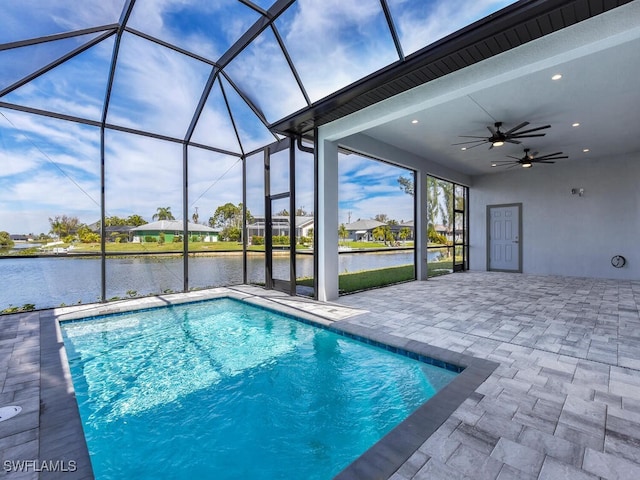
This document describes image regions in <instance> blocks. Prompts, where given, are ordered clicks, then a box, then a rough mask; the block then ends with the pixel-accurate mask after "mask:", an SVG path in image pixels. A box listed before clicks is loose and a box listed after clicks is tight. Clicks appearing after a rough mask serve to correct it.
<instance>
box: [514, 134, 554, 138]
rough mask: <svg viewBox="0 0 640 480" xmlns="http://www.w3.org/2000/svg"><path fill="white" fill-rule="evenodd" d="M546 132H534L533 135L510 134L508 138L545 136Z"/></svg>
mask: <svg viewBox="0 0 640 480" xmlns="http://www.w3.org/2000/svg"><path fill="white" fill-rule="evenodd" d="M545 135H546V133H532V134H531V135H520V134H517V135H510V136H509V137H508V138H532V137H544V136H545Z"/></svg>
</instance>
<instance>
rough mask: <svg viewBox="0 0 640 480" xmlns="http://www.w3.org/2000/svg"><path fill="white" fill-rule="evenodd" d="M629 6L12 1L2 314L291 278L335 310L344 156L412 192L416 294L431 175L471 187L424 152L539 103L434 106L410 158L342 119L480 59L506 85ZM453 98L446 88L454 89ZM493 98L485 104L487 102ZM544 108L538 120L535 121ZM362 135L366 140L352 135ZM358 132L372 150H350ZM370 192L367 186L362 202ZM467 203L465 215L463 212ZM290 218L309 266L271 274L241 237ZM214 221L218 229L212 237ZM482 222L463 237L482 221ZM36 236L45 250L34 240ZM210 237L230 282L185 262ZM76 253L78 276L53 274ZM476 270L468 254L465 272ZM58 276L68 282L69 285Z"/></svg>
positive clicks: (463, 226)
mask: <svg viewBox="0 0 640 480" xmlns="http://www.w3.org/2000/svg"><path fill="white" fill-rule="evenodd" d="M626 3H628V2H626V1H615V2H607V1H602V2H600V1H587V0H581V1H576V2H568V1H559V0H542V1H525V0H521V1H518V2H511V1H498V0H495V1H494V0H487V1H482V2H478V1H471V0H468V1H467V0H456V1H452V0H439V1H438V0H433V1H418V0H363V1H358V2H338V1H320V0H317V1H303V0H298V1H294V0H286V1H285V0H282V1H275V2H274V1H249V0H225V1H217V2H204V1H196V0H193V1H184V0H180V1H178V0H176V1H170V0H167V1H162V2H158V1H153V0H129V1H126V0H112V1H102V0H100V1H98V0H91V1H87V2H82V4H78V3H77V2H73V1H71V0H68V1H67V0H60V1H52V2H39V1H37V0H32V1H17V0H16V1H10V2H6V4H5V5H3V8H2V11H0V22H1V24H2V25H3V29H2V31H1V32H0V66H1V67H2V68H0V232H4V233H6V235H5V236H8V237H13V238H14V239H15V241H16V242H26V244H25V246H26V247H31V246H32V245H38V246H37V247H35V248H36V250H34V251H33V252H31V253H30V254H24V255H23V254H20V252H16V251H15V249H13V251H12V254H11V255H7V252H8V251H9V250H8V249H7V248H4V249H1V250H0V252H3V253H1V254H0V266H2V267H3V270H4V272H5V275H6V277H5V278H8V279H9V281H8V283H9V284H12V285H18V286H17V287H14V289H13V291H12V292H11V293H8V292H9V290H7V289H3V292H2V293H0V295H3V296H2V297H1V298H0V309H2V308H4V307H6V306H7V305H13V306H16V305H32V304H34V303H35V304H36V307H37V308H46V307H51V306H56V305H59V304H61V303H67V304H68V303H87V302H92V301H106V300H109V299H112V298H121V297H123V296H124V297H126V296H139V295H147V294H158V293H166V292H178V291H188V290H193V289H198V288H206V287H209V286H217V285H233V284H240V283H259V284H264V285H266V286H267V287H276V288H281V289H284V290H287V291H288V292H290V293H295V292H296V278H298V277H300V276H305V277H308V278H311V279H312V283H311V285H312V287H311V290H312V294H313V295H315V296H316V297H317V298H320V299H323V300H327V299H332V298H335V297H336V296H337V293H338V285H337V282H338V280H337V277H338V273H339V267H338V262H337V257H338V253H339V252H338V249H339V247H338V242H337V241H336V238H337V237H338V225H339V219H338V211H339V210H340V209H341V208H342V205H341V201H340V200H339V198H338V195H336V192H337V191H338V187H337V186H336V185H337V183H338V182H339V175H340V174H339V172H338V168H337V166H336V165H334V164H333V162H332V161H327V158H334V157H335V158H347V157H350V158H354V157H353V156H354V155H364V156H367V155H369V156H370V157H371V158H376V159H380V160H384V161H385V162H387V164H389V165H392V166H394V168H395V167H398V168H404V171H402V172H401V173H399V174H397V175H396V176H402V175H404V176H406V177H407V178H413V182H415V185H417V186H418V188H416V189H415V196H414V197H413V202H414V203H413V211H412V212H411V213H410V214H407V215H405V216H404V218H403V219H402V220H404V221H406V222H413V225H414V226H413V228H414V237H415V248H414V250H413V259H412V263H413V264H414V273H413V276H414V278H418V279H426V278H427V276H428V273H427V265H426V263H425V262H426V259H427V258H428V249H429V247H428V244H429V241H428V232H427V223H428V221H427V217H428V215H427V210H428V207H427V203H428V202H427V200H428V198H427V197H428V195H429V194H428V191H427V178H436V179H437V180H438V181H444V182H450V183H451V185H455V189H456V191H458V189H462V190H460V193H459V197H460V198H463V197H464V198H467V199H468V198H469V197H468V196H467V197H465V195H468V193H465V192H466V191H465V190H464V189H465V188H467V187H469V186H470V185H471V183H472V176H473V175H474V174H479V173H480V174H482V173H485V172H483V171H480V170H478V169H476V167H473V168H471V167H469V168H467V167H465V168H458V167H457V165H456V164H455V162H453V163H450V162H449V161H450V160H454V159H453V156H451V157H450V156H449V155H448V154H447V155H443V151H442V149H440V151H438V150H436V149H432V146H435V145H436V144H438V142H440V143H444V144H446V147H447V148H450V145H451V144H452V143H455V142H456V140H457V139H458V135H466V134H469V135H476V134H477V130H478V129H480V131H484V132H486V128H485V127H486V125H487V123H489V125H491V124H492V123H493V121H494V120H505V121H506V120H509V121H513V125H515V124H517V123H518V122H520V121H522V120H535V118H533V117H532V116H525V117H523V116H520V114H521V113H523V112H521V110H523V111H524V114H526V115H531V112H532V111H535V108H533V107H531V108H529V109H528V110H527V109H525V108H523V105H524V104H523V102H516V101H515V100H514V99H512V98H509V102H503V104H502V105H501V110H500V115H502V116H501V117H500V118H492V117H497V114H496V113H492V111H490V110H491V108H490V107H489V106H488V105H489V104H488V103H486V102H484V101H482V100H480V101H478V100H475V98H474V97H473V96H472V95H469V96H468V102H470V103H469V105H471V107H472V108H469V105H465V106H464V107H463V108H462V111H463V112H465V115H469V116H470V117H469V118H471V117H472V113H474V111H475V110H477V111H481V112H482V113H483V115H484V118H482V119H481V120H480V121H478V118H477V115H476V114H475V113H474V115H475V117H474V118H473V121H474V122H475V123H474V124H473V126H470V125H467V124H466V123H464V122H463V120H464V118H462V119H461V118H457V119H455V122H454V120H452V119H451V118H450V117H451V115H452V114H451V112H453V111H454V110H453V109H451V108H449V105H447V104H444V103H443V104H442V105H441V107H442V108H441V110H438V109H435V110H425V112H426V113H425V114H424V115H425V118H430V119H432V120H433V119H437V120H440V121H443V125H444V126H441V127H439V128H442V129H441V130H436V129H435V128H434V123H433V122H432V123H428V122H427V123H424V120H422V121H423V123H422V124H421V125H428V127H425V129H424V130H422V132H423V133H421V134H420V138H421V139H423V140H425V142H423V143H421V144H420V145H419V147H415V146H414V145H412V144H411V142H410V141H408V140H409V139H407V138H405V137H404V136H403V134H401V133H399V132H398V130H390V131H389V132H391V134H393V135H394V136H395V140H393V139H391V138H389V136H387V137H385V136H384V135H381V136H378V134H377V133H376V131H375V127H376V126H377V125H376V120H372V119H371V118H368V119H367V118H366V117H361V118H359V119H357V122H359V123H358V126H357V128H356V127H355V124H356V123H355V122H353V121H352V120H351V117H350V116H351V115H353V114H356V113H358V112H363V111H367V109H368V108H370V107H376V108H378V110H377V113H375V115H377V116H378V118H382V116H383V115H380V114H379V113H380V112H381V111H382V112H384V109H385V105H386V104H385V103H384V102H385V101H390V99H394V98H395V99H398V98H400V95H401V94H403V93H406V92H409V93H410V92H412V91H414V90H413V89H415V88H416V87H419V86H421V85H428V84H430V82H434V81H435V80H438V79H443V78H448V77H447V76H448V75H451V74H452V73H455V72H459V71H465V69H468V67H470V66H473V65H476V64H483V62H486V60H488V59H497V60H496V62H497V63H496V69H495V70H494V71H495V72H500V71H501V70H500V69H501V68H503V67H504V64H502V63H500V59H502V58H503V57H502V55H503V54H504V53H505V52H513V51H514V50H516V51H519V50H517V49H518V48H522V46H527V45H530V44H532V43H535V42H536V41H537V40H539V39H544V38H547V37H549V38H552V37H553V35H554V34H555V33H556V32H561V31H563V30H566V29H568V27H571V26H573V25H576V24H580V23H587V22H586V21H587V20H589V19H593V18H592V17H597V16H598V15H600V14H602V13H604V12H607V11H609V10H612V9H614V10H615V9H616V8H617V7H618V6H619V5H623V4H626ZM606 41H608V40H606V39H605V40H603V43H606ZM566 45H569V46H570V47H571V48H573V47H572V46H573V43H571V42H569V43H567V44H566ZM609 46H610V45H609ZM568 48H569V47H568ZM575 48H576V50H579V48H580V45H579V44H578V45H577V47H575ZM585 48H586V47H585ZM603 48H604V47H603ZM534 50H535V48H534ZM522 58H528V57H525V56H523V57H522ZM609 58H611V57H609ZM503 76H505V77H506V76H508V75H507V74H505V75H503ZM496 77H499V75H496ZM584 78H587V77H586V76H585V77H584ZM620 78H626V77H623V76H622V75H621V77H620ZM487 82H488V80H487ZM451 85H452V87H451V88H452V91H453V90H454V89H455V88H457V84H455V83H452V84H451ZM515 88H516V89H518V87H517V86H516V87H515ZM536 88H537V87H536ZM520 90H523V89H520ZM524 90H526V89H524ZM528 90H529V91H531V92H534V91H535V88H531V89H528ZM613 90H615V89H613ZM619 91H623V90H620V89H619ZM585 96H586V94H585ZM499 97H500V95H491V98H492V101H495V102H497V101H498V100H500V98H499ZM478 98H480V97H478ZM496 98H497V99H498V100H496ZM586 98H589V97H588V96H586ZM403 101H404V100H401V101H399V103H400V104H402V102H403ZM409 101H411V100H409ZM627 103H628V104H629V105H631V103H630V102H627ZM416 104H417V103H416ZM389 105H390V104H389ZM511 105H517V108H516V107H513V108H512V107H511ZM393 108H397V105H396V106H394V107H393ZM538 110H539V111H537V112H535V113H536V114H537V115H538V117H536V118H540V119H541V121H543V120H544V117H543V116H542V113H541V111H542V108H541V107H540V108H539V109H538ZM397 111H398V112H399V111H400V109H398V110H397ZM455 111H456V112H458V111H459V110H455ZM386 114H388V115H389V116H390V117H393V116H394V115H395V116H396V117H398V118H399V116H400V114H397V115H396V114H393V113H391V110H388V111H387V112H385V115H386ZM403 115H404V114H403ZM509 116H511V117H509ZM363 118H364V120H363ZM338 121H339V122H338ZM445 121H446V122H448V123H445ZM332 122H334V123H332ZM349 122H351V124H349ZM467 123H470V122H467ZM451 125H454V127H455V130H454V129H453V128H452V127H451ZM322 128H325V133H321V132H319V129H322ZM554 128H557V127H554ZM445 130H446V138H445V135H444V133H443V132H444V131H445ZM363 132H364V133H365V137H362V136H359V135H360V134H361V133H363ZM356 134H357V135H356ZM367 137H369V138H374V139H375V140H376V141H377V142H378V143H377V144H376V145H377V146H378V147H382V148H370V147H371V144H368V146H367V147H366V148H364V147H362V145H364V143H363V142H362V139H363V138H367ZM611 138H613V137H611ZM336 139H339V140H336ZM325 140H326V141H325ZM380 142H382V143H380ZM394 142H395V144H394ZM365 143H367V142H365ZM374 143H375V142H374ZM618 143H619V144H620V142H618ZM396 144H398V145H400V147H401V148H407V149H408V151H414V152H418V153H417V154H415V155H414V158H418V156H421V158H422V157H424V158H429V159H430V160H432V161H434V162H436V163H437V162H439V164H436V163H431V164H429V165H430V166H426V167H425V166H422V164H421V163H420V161H405V160H404V159H403V160H401V159H400V158H399V157H398V156H394V154H390V155H385V154H384V152H385V148H386V147H387V146H388V145H396ZM554 146H555V145H552V146H550V147H549V148H553V147H554ZM414 147H415V148H414ZM412 148H413V150H412ZM479 150H480V149H477V150H475V151H476V152H477V151H479ZM552 151H553V150H552ZM511 153H512V154H513V152H511ZM465 169H466V170H465ZM474 169H475V170H474ZM377 186H378V185H377V184H376V180H375V177H373V178H369V179H368V183H366V184H365V183H363V184H362V186H361V188H362V189H363V190H369V191H374V190H375V189H376V188H377ZM451 188H452V189H453V188H454V187H451ZM327 192H330V193H327ZM473 198H474V197H473V195H471V199H473ZM389 203H392V202H389ZM463 203H464V204H465V205H464V206H465V208H467V207H468V205H467V204H468V201H465V202H463ZM218 207H220V208H218ZM456 209H457V207H456ZM285 212H286V214H287V215H288V216H289V219H288V222H287V223H288V225H289V228H290V229H292V226H293V225H296V226H297V225H302V224H304V218H305V217H306V218H307V219H311V222H312V225H313V226H312V227H311V228H312V235H305V236H306V237H307V239H308V241H307V245H308V246H309V251H310V255H309V256H308V258H307V261H306V266H303V265H302V264H301V262H300V260H299V259H297V257H296V255H295V250H296V249H295V243H294V235H289V244H288V245H284V247H286V246H288V247H289V249H288V256H286V252H285V258H286V260H287V262H288V263H287V265H286V267H285V268H284V270H280V271H279V272H278V273H277V274H275V273H274V270H273V268H274V263H273V262H274V258H275V257H280V259H281V257H282V256H283V255H282V251H281V252H279V255H274V250H275V251H277V250H278V249H279V247H283V246H282V245H274V244H273V242H274V241H275V240H273V239H272V236H271V235H265V239H264V240H263V241H264V243H265V245H257V243H256V242H254V241H253V239H252V238H251V237H250V236H249V235H248V234H247V232H248V231H249V230H250V229H251V226H252V225H254V226H256V225H260V224H264V225H268V224H270V223H272V222H269V218H271V216H273V215H275V214H278V213H285ZM458 213H461V214H463V215H462V217H460V218H461V219H460V221H459V222H458V224H457V226H456V225H454V224H452V225H450V226H446V225H445V226H442V225H441V227H443V229H444V230H443V231H446V230H447V228H448V229H449V231H451V236H452V238H461V240H460V243H459V244H457V243H455V245H454V243H452V248H456V249H457V248H458V247H460V250H461V252H463V253H461V256H460V258H462V260H461V263H460V264H459V266H460V268H468V267H469V265H470V264H469V259H470V257H469V252H470V250H469V238H470V236H469V232H470V229H473V222H471V226H470V225H469V214H468V212H467V211H465V210H464V209H461V210H460V211H457V210H456V212H455V214H453V213H452V217H458ZM218 215H219V216H218ZM280 216H282V215H280ZM285 216H286V215H285ZM297 217H298V218H297ZM214 219H217V220H219V221H218V222H217V223H216V222H213V221H212V222H210V220H214ZM164 220H168V221H175V222H179V225H178V226H176V225H175V224H174V225H173V226H172V229H171V230H170V231H169V230H166V231H160V230H159V231H157V232H156V233H152V234H149V235H145V236H143V237H142V238H139V243H137V245H136V246H135V250H133V251H132V250H130V249H128V248H125V244H128V245H130V244H132V243H134V242H132V240H133V235H131V234H128V233H127V232H128V230H126V229H125V227H128V228H136V227H139V226H140V224H141V221H142V222H145V223H152V222H155V221H164ZM477 220H478V221H477V222H476V225H481V224H482V223H483V222H484V219H482V218H478V219H477ZM261 222H262V223H261ZM192 224H203V225H216V226H215V228H213V227H212V228H213V230H216V231H214V232H208V233H207V235H204V234H199V233H195V232H196V230H195V229H194V228H193V227H192ZM456 230H460V231H461V232H462V233H460V234H458V233H456ZM70 232H73V233H74V235H75V236H77V237H79V236H80V235H84V236H85V238H87V239H89V240H91V241H88V242H87V243H88V244H92V245H94V247H92V248H93V250H92V251H86V249H85V250H82V251H81V252H79V251H78V250H76V251H75V252H74V245H71V244H69V243H68V242H64V241H63V240H64V238H65V237H66V236H68V234H69V233H70ZM306 233H307V234H308V233H309V230H308V229H307V230H306ZM41 236H43V237H49V238H48V239H47V240H46V241H43V242H40V243H39V241H38V239H39V238H40V237H41ZM216 236H226V237H228V238H230V239H234V240H236V243H237V244H238V250H237V252H240V254H241V259H242V260H241V268H240V270H234V271H233V273H230V270H229V269H228V268H227V267H226V266H225V264H223V263H221V264H219V265H216V266H215V267H210V266H207V267H200V266H199V265H198V264H197V262H196V258H197V257H198V255H200V254H201V253H203V252H204V253H206V252H207V251H208V249H209V248H212V247H211V244H212V243H213V242H209V241H205V237H206V238H208V239H213V238H215V237H216ZM168 239H169V240H168ZM52 240H53V241H52ZM12 241H13V240H12ZM57 242H59V243H58V244H57V245H56V243H57ZM452 242H454V241H453V240H452ZM43 243H45V244H46V247H45V248H44V250H42V248H41V247H42V246H43V245H42V244H43ZM160 243H162V246H161V247H162V248H161V250H162V251H161V252H160V253H163V254H167V255H168V256H169V255H170V256H171V259H170V260H168V261H163V262H158V260H157V258H153V257H154V256H155V257H157V255H151V254H149V255H146V256H145V255H142V254H143V253H158V248H160V245H159V244H160ZM478 243H481V242H478ZM114 244H118V245H120V246H119V247H118V248H114ZM5 245H6V244H5ZM14 246H15V245H14ZM151 246H153V247H154V248H153V249H151ZM274 247H275V248H274ZM480 248H482V246H481V247H480ZM152 250H153V252H152ZM282 250H285V249H282ZM34 252H35V253H34ZM71 256H73V257H74V258H76V259H78V260H79V261H77V262H76V261H74V264H73V268H71V269H68V268H63V267H62V266H63V265H64V264H63V262H64V261H67V260H68V259H69V257H71ZM481 257H482V252H481V253H480V254H479V255H476V257H475V258H481ZM456 258H457V256H456ZM159 263H161V266H158V265H159ZM471 265H473V263H472V264H471ZM455 267H456V265H454V266H453V267H452V268H451V270H454V269H455ZM8 272H10V273H11V276H10V275H9V273H8ZM68 278H75V279H81V280H79V281H78V282H77V285H76V286H75V287H74V288H68V287H66V286H64V285H66V283H65V281H64V280H65V279H68ZM61 291H64V293H65V295H66V296H65V297H64V299H63V300H61V297H60V295H59V294H60V292H61ZM5 296H6V298H5Z"/></svg>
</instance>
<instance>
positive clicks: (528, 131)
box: [513, 125, 551, 135]
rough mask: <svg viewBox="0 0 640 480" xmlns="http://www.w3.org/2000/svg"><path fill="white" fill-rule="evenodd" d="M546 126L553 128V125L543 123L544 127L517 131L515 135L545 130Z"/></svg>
mask: <svg viewBox="0 0 640 480" xmlns="http://www.w3.org/2000/svg"><path fill="white" fill-rule="evenodd" d="M545 128H551V125H543V126H542V127H536V128H530V129H529V130H523V131H521V132H515V133H513V135H522V134H523V133H531V132H537V131H538V130H544V129H545Z"/></svg>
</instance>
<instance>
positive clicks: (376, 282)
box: [296, 265, 414, 293]
mask: <svg viewBox="0 0 640 480" xmlns="http://www.w3.org/2000/svg"><path fill="white" fill-rule="evenodd" d="M413 278H414V271H413V265H401V266H399V267H389V268H379V269H376V270H363V271H361V272H353V273H341V274H340V275H339V276H338V289H339V290H340V293H350V292H357V291H360V290H367V289H369V288H376V287H383V286H385V285H390V284H392V283H398V282H406V281H408V280H413ZM296 283H297V284H298V285H304V286H307V287H313V279H312V278H300V279H298V280H296Z"/></svg>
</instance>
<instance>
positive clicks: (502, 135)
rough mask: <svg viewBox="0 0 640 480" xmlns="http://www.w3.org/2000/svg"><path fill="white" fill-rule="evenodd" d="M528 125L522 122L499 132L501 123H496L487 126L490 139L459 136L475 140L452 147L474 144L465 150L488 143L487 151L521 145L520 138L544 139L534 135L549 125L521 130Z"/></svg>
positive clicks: (538, 134)
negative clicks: (505, 145)
mask: <svg viewBox="0 0 640 480" xmlns="http://www.w3.org/2000/svg"><path fill="white" fill-rule="evenodd" d="M527 125H529V122H522V123H521V124H520V125H516V126H515V127H513V128H511V129H509V130H507V131H505V132H503V131H502V130H500V128H501V127H502V122H496V123H494V124H493V126H491V125H488V126H487V130H489V133H491V136H490V137H483V136H479V135H460V137H461V138H475V139H476V140H469V141H467V142H460V143H454V144H453V145H467V144H471V143H475V145H471V146H470V147H467V148H473V147H478V146H480V145H483V144H485V143H490V144H491V145H490V146H489V150H491V149H492V148H493V147H501V146H502V145H504V144H505V143H514V144H516V145H519V144H521V143H522V142H521V141H520V139H522V138H532V137H544V136H545V134H544V133H534V132H539V131H540V130H544V129H546V128H551V125H543V126H542V127H535V128H530V129H528V130H522V129H523V128H524V127H526V126H527Z"/></svg>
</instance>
